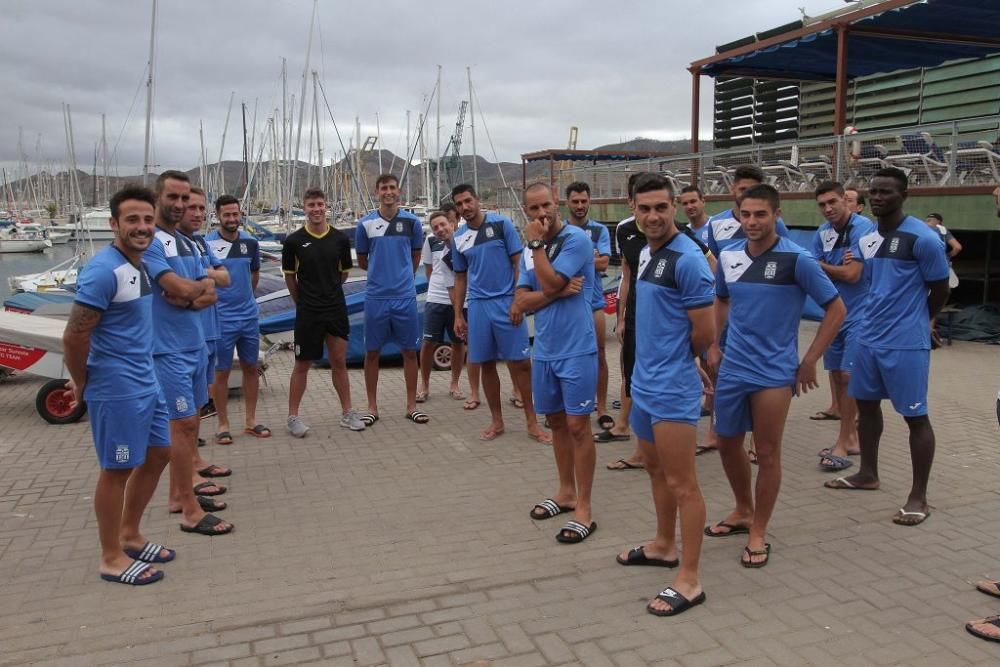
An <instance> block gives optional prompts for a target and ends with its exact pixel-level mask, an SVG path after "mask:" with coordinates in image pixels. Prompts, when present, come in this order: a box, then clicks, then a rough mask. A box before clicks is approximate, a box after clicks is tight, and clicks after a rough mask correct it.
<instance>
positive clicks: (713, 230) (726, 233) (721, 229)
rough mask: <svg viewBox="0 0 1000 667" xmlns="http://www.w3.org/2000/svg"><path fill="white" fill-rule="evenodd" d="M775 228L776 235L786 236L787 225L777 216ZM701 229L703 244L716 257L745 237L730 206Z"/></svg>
mask: <svg viewBox="0 0 1000 667" xmlns="http://www.w3.org/2000/svg"><path fill="white" fill-rule="evenodd" d="M775 228H776V230H777V232H778V236H781V237H784V238H787V237H788V227H786V226H785V221H784V220H782V219H781V218H778V222H777V224H776V225H775ZM702 229H703V230H705V232H704V233H705V245H707V246H708V249H709V250H711V251H712V254H713V255H715V256H716V257H718V256H719V253H720V252H722V251H723V250H725V249H726V248H728V247H729V246H731V245H733V244H735V243H738V242H739V241H742V240H743V239H745V238H746V234H744V233H743V225H741V224H740V219H739V218H737V217H736V215H735V213H734V212H733V209H731V208H730V209H726V210H725V211H723V212H722V213H716V214H715V215H713V216H712V217H711V218H709V219H708V222H706V223H705V226H704V227H702Z"/></svg>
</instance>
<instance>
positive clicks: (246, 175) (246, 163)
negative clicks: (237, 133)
mask: <svg viewBox="0 0 1000 667" xmlns="http://www.w3.org/2000/svg"><path fill="white" fill-rule="evenodd" d="M240 109H241V110H242V111H243V187H244V188H246V187H247V185H249V183H250V156H249V154H248V153H247V150H248V148H247V103H246V102H240Z"/></svg>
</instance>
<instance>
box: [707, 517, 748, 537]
mask: <svg viewBox="0 0 1000 667" xmlns="http://www.w3.org/2000/svg"><path fill="white" fill-rule="evenodd" d="M712 528H728V529H729V530H728V531H727V532H725V533H716V532H715V531H713V530H712ZM749 532H750V526H734V525H733V524H731V523H726V522H725V521H719V522H718V523H716V524H715V525H714V526H705V534H706V535H708V536H709V537H729V536H730V535H741V534H745V533H749Z"/></svg>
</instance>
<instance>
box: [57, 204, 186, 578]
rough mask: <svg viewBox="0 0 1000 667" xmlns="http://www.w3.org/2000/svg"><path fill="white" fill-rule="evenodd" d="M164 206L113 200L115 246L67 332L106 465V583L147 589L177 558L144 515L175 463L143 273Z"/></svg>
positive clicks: (84, 285) (81, 291)
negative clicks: (147, 532) (146, 527)
mask: <svg viewBox="0 0 1000 667" xmlns="http://www.w3.org/2000/svg"><path fill="white" fill-rule="evenodd" d="M155 205H156V198H155V197H154V195H153V193H152V192H150V191H149V190H147V189H146V188H142V187H138V186H134V185H130V186H126V187H124V188H123V189H121V190H119V191H118V192H116V193H115V195H114V196H113V197H112V198H111V229H112V230H113V231H114V234H115V236H114V240H113V241H112V242H111V245H110V246H108V247H107V248H105V249H104V250H102V251H101V252H99V253H97V254H96V255H95V256H94V257H93V258H92V259H91V260H90V261H89V262H87V265H86V266H85V267H84V268H83V270H82V271H81V272H80V277H79V279H78V280H77V285H76V287H77V290H76V297H75V299H74V303H73V310H72V312H71V313H70V317H69V322H68V323H67V324H66V330H65V332H64V333H63V352H64V357H63V358H64V361H65V364H66V369H67V370H68V371H69V374H70V378H71V380H70V383H69V385H68V386H69V388H70V389H71V390H72V391H73V394H74V397H75V400H76V402H80V401H82V400H84V399H86V400H87V408H88V410H89V412H90V428H91V432H92V434H93V438H94V447H95V448H96V450H97V462H98V464H99V465H100V467H101V473H100V476H99V477H98V478H97V488H96V490H95V491H94V513H95V514H96V515H97V532H98V536H99V538H100V542H101V562H100V566H99V572H100V575H101V579H104V580H105V581H113V582H118V583H123V584H130V585H136V586H141V585H144V584H151V583H153V582H155V581H159V580H160V579H162V578H163V572H161V571H158V570H156V569H154V568H153V567H151V566H150V565H149V563H166V562H168V561H171V560H173V559H174V556H175V553H174V551H173V550H171V549H166V548H164V547H161V546H159V545H157V544H153V543H151V542H147V541H146V539H145V538H144V537H143V536H142V532H141V531H140V529H139V522H140V520H141V519H142V515H143V512H145V510H146V506H147V505H148V504H149V499H150V498H152V496H153V492H154V491H155V490H156V484H157V482H158V481H159V479H160V474H161V473H162V472H163V469H164V468H165V467H166V465H167V463H168V462H169V461H170V449H169V445H170V433H169V429H168V426H167V411H166V406H165V405H164V402H163V395H162V393H161V392H160V386H159V384H158V383H157V381H156V375H155V374H154V372H153V309H152V286H151V284H150V281H149V276H148V275H147V274H146V271H145V270H144V269H143V266H142V254H143V252H144V251H145V250H146V248H148V247H149V243H150V241H151V240H152V238H153V230H154V229H155V226H154V223H155V220H156V218H155V212H154V206H155Z"/></svg>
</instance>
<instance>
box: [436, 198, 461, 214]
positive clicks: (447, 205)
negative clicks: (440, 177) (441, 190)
mask: <svg viewBox="0 0 1000 667" xmlns="http://www.w3.org/2000/svg"><path fill="white" fill-rule="evenodd" d="M438 209H439V210H440V211H441V212H442V213H444V214H445V215H448V214H449V213H451V212H452V211H454V212H455V213H456V214H457V213H458V207H457V206H455V204H454V203H453V202H450V201H445V202H441V206H439V207H438Z"/></svg>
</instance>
